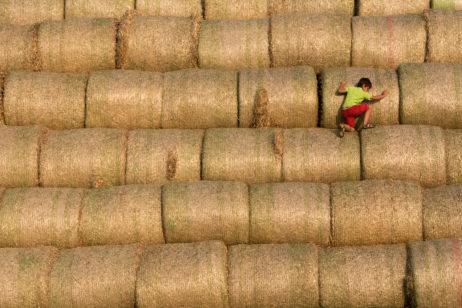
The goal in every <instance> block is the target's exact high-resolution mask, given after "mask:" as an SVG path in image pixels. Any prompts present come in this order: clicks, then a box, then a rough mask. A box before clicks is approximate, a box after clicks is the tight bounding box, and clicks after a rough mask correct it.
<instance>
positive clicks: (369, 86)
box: [358, 78, 372, 89]
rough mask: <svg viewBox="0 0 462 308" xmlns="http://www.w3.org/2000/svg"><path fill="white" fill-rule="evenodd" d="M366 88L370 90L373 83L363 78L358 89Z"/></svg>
mask: <svg viewBox="0 0 462 308" xmlns="http://www.w3.org/2000/svg"><path fill="white" fill-rule="evenodd" d="M363 85H364V86H366V87H368V88H369V89H370V88H372V82H371V81H370V80H369V78H361V79H360V80H359V82H358V87H360V88H361V87H362V86H363Z"/></svg>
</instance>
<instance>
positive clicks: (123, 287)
mask: <svg viewBox="0 0 462 308" xmlns="http://www.w3.org/2000/svg"><path fill="white" fill-rule="evenodd" d="M140 253H141V249H140V248H139V247H138V246H137V245H126V246H95V247H80V248H74V249H68V250H63V251H61V253H60V255H59V257H58V259H57V261H56V263H55V265H54V267H53V270H52V271H51V278H50V307H74V308H80V307H107V308H109V307H114V308H119V307H120V308H128V307H134V306H135V297H134V294H135V280H136V270H137V268H138V264H139V255H140Z"/></svg>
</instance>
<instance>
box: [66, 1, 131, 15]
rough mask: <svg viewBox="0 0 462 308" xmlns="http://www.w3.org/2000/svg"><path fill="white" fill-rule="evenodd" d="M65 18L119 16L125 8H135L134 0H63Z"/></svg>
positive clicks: (123, 12)
mask: <svg viewBox="0 0 462 308" xmlns="http://www.w3.org/2000/svg"><path fill="white" fill-rule="evenodd" d="M64 2H65V3H66V8H65V10H66V19H73V18H97V17H107V18H120V17H122V16H123V15H124V14H125V11H127V10H133V9H134V8H135V0H98V1H88V0H65V1H64Z"/></svg>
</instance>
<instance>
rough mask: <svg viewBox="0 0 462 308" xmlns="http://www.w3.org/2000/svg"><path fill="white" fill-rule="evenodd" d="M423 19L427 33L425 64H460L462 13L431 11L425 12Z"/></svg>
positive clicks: (461, 54) (461, 55)
mask: <svg viewBox="0 0 462 308" xmlns="http://www.w3.org/2000/svg"><path fill="white" fill-rule="evenodd" d="M458 2H459V3H460V1H458ZM459 9H462V7H461V8H459ZM424 17H425V19H426V21H427V32H428V43H427V62H446V63H462V48H460V41H461V40H462V30H461V29H462V11H461V10H459V11H451V10H445V9H432V10H427V11H425V12H424Z"/></svg>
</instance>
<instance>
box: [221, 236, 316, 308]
mask: <svg viewBox="0 0 462 308" xmlns="http://www.w3.org/2000/svg"><path fill="white" fill-rule="evenodd" d="M228 269H229V279H228V284H229V298H230V306H231V307H318V303H319V302H318V301H319V289H318V249H317V248H316V246H315V245H313V244H276V245H274V244H273V245H271V244H267V245H237V246H231V247H230V249H229V257H228Z"/></svg>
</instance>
